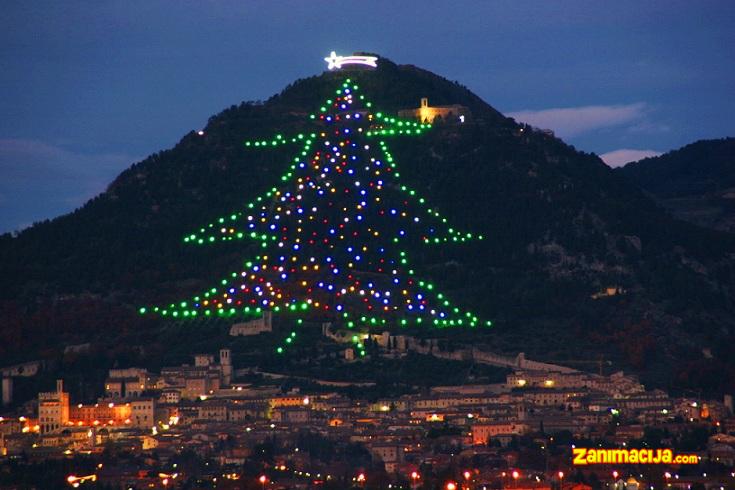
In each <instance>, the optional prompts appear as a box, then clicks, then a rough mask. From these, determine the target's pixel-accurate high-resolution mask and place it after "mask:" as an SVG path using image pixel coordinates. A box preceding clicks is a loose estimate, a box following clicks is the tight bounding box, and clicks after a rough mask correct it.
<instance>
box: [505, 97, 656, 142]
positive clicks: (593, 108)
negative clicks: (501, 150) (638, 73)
mask: <svg viewBox="0 0 735 490" xmlns="http://www.w3.org/2000/svg"><path fill="white" fill-rule="evenodd" d="M507 115H508V116H510V117H512V118H514V119H515V120H517V121H522V122H525V123H528V124H530V125H532V126H536V127H539V128H543V129H552V130H554V132H555V133H556V134H557V135H559V136H561V137H562V138H564V137H570V136H576V135H579V134H582V133H586V132H589V131H593V130H595V129H601V128H608V127H613V126H620V125H622V124H626V123H633V122H639V121H641V120H642V119H643V118H644V117H645V115H646V105H645V104H644V103H641V102H638V103H635V104H627V105H589V106H582V107H563V108H555V109H543V110H539V111H530V110H526V111H517V112H510V113H508V114H507Z"/></svg>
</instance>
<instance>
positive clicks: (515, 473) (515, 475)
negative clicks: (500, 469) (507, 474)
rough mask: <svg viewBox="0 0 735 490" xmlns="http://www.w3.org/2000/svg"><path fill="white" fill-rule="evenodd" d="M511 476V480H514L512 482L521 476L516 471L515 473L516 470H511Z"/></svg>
mask: <svg viewBox="0 0 735 490" xmlns="http://www.w3.org/2000/svg"><path fill="white" fill-rule="evenodd" d="M512 475H513V479H514V480H517V479H518V477H520V476H521V474H520V473H518V471H516V470H513V473H512Z"/></svg>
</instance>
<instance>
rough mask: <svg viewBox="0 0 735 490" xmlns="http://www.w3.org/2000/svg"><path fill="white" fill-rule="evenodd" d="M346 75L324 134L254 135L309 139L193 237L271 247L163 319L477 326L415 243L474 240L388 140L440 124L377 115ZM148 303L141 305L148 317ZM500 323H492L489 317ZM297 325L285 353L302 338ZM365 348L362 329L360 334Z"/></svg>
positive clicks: (265, 144)
mask: <svg viewBox="0 0 735 490" xmlns="http://www.w3.org/2000/svg"><path fill="white" fill-rule="evenodd" d="M357 92H358V87H357V85H354V84H352V82H351V81H350V80H349V79H347V80H346V81H345V82H344V83H343V84H342V86H341V87H340V88H339V89H338V90H337V91H336V96H335V97H334V99H330V100H327V101H326V103H325V104H324V106H322V107H321V108H320V113H319V115H311V116H310V121H311V122H312V123H314V124H316V125H317V131H316V132H313V133H310V134H304V133H302V134H298V135H296V136H294V137H292V138H288V137H284V136H283V135H280V134H278V135H276V137H275V138H273V139H272V140H270V141H248V142H246V143H245V146H246V147H248V148H271V147H274V146H280V145H284V144H288V143H296V144H301V145H302V149H301V151H300V152H299V153H298V154H297V155H296V156H295V158H294V159H293V163H292V164H291V166H290V167H289V169H288V170H287V172H286V173H285V174H284V175H283V176H282V177H281V183H282V185H281V186H280V187H274V188H272V189H271V190H269V191H268V192H266V193H265V194H264V195H263V196H260V197H258V198H257V199H255V201H254V202H251V203H250V204H248V205H247V210H246V211H242V212H237V213H233V214H231V215H230V216H227V217H221V218H219V219H218V220H216V221H215V222H212V223H210V224H208V225H207V226H205V227H202V228H201V229H200V230H198V231H197V232H195V233H192V234H190V235H188V236H187V237H185V238H184V241H185V242H186V243H190V244H199V245H204V244H212V243H218V242H231V241H237V240H242V239H252V240H255V241H256V243H259V244H260V247H261V253H260V254H259V255H256V256H255V257H254V258H253V259H252V260H248V261H246V262H245V268H244V269H242V270H240V271H237V272H233V273H231V274H230V276H229V277H226V278H224V279H223V280H222V281H221V282H220V284H219V285H218V286H217V287H212V288H211V289H209V290H208V291H205V292H203V293H202V294H200V295H198V296H196V297H194V298H193V300H192V301H182V302H180V303H179V304H171V305H169V306H168V307H154V308H152V311H153V312H155V313H158V314H160V315H163V316H173V317H177V318H182V317H184V318H196V317H201V316H222V317H228V316H235V315H246V316H247V315H251V316H252V315H255V316H259V315H261V314H262V313H263V311H271V312H272V313H274V314H279V313H286V314H293V315H294V316H296V321H297V323H299V324H300V323H301V322H303V320H304V318H305V317H307V316H309V317H311V318H312V319H319V320H322V321H324V320H330V321H333V322H341V323H342V324H343V325H346V326H347V327H349V328H354V327H356V326H366V327H380V328H385V327H386V326H389V325H390V326H392V325H401V326H409V325H414V326H416V325H430V326H435V327H458V326H467V327H477V326H479V325H481V322H480V320H479V318H478V317H477V316H475V315H474V314H472V313H470V312H468V311H462V310H460V309H459V308H458V307H456V306H454V305H453V304H452V303H450V301H449V300H448V299H447V298H446V297H445V296H444V295H443V294H442V293H439V292H437V291H436V290H435V288H434V285H433V284H432V283H431V282H429V281H426V280H423V279H420V278H418V277H416V274H415V271H414V269H413V268H412V267H411V265H410V263H409V259H408V254H407V249H409V248H413V247H415V246H420V244H427V245H440V244H444V243H449V242H452V243H453V242H463V241H466V240H468V239H472V238H480V239H481V238H482V237H473V235H472V233H462V232H459V231H457V230H455V229H454V228H452V227H451V226H449V225H448V224H447V220H446V219H445V218H443V217H442V216H441V214H440V213H439V212H438V211H437V210H436V209H434V208H432V207H430V206H428V205H427V204H426V201H425V200H424V199H423V198H421V197H418V196H417V193H416V191H414V190H412V189H409V188H408V187H406V186H405V185H402V184H401V183H400V182H399V180H398V179H399V172H398V170H397V166H396V163H395V162H394V160H393V157H392V156H391V153H390V151H389V148H388V145H387V143H386V142H385V138H386V137H390V136H407V135H419V134H421V133H423V132H424V131H426V130H428V129H429V128H430V127H431V126H430V125H427V124H420V123H417V122H412V121H402V120H398V119H396V118H393V117H390V116H388V115H385V114H383V113H381V112H373V111H372V110H371V106H372V105H371V103H370V102H367V101H366V100H365V98H364V96H363V95H357ZM147 311H148V309H147V308H141V312H142V313H145V312H147ZM484 324H485V325H490V322H485V323H484ZM295 338H296V332H291V335H290V336H288V337H287V338H286V339H285V342H284V343H283V344H282V345H281V346H279V347H278V348H277V352H278V353H283V352H284V351H285V349H286V348H287V347H288V346H289V345H290V344H292V343H293V342H294V340H295ZM353 342H354V343H355V344H356V347H357V348H358V351H359V353H360V354H361V355H365V352H366V351H365V346H364V345H363V343H362V339H361V338H360V337H359V336H355V337H354V338H353Z"/></svg>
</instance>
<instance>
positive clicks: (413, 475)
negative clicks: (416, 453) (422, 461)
mask: <svg viewBox="0 0 735 490" xmlns="http://www.w3.org/2000/svg"><path fill="white" fill-rule="evenodd" d="M419 478H421V475H419V472H418V471H412V472H411V479H412V480H418V479H419Z"/></svg>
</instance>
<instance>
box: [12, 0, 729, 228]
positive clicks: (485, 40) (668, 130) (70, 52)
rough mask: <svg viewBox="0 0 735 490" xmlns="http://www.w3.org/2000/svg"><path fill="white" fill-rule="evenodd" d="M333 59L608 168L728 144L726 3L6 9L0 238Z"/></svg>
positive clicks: (179, 4)
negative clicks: (416, 74) (448, 83)
mask: <svg viewBox="0 0 735 490" xmlns="http://www.w3.org/2000/svg"><path fill="white" fill-rule="evenodd" d="M450 6H451V7H450ZM331 50H335V51H337V52H338V53H339V54H349V53H352V52H353V51H371V52H376V53H379V54H381V55H383V56H386V57H388V58H390V59H392V60H393V61H395V62H397V63H406V64H414V65H418V66H420V67H423V68H426V69H429V70H431V71H433V72H435V73H437V74H439V75H442V76H445V77H447V78H449V79H451V80H458V81H459V82H460V83H462V84H464V85H466V86H467V87H469V88H470V89H471V90H472V91H474V92H475V93H477V94H478V95H479V96H481V97H482V98H483V99H485V100H486V101H487V102H488V103H490V104H491V105H492V106H494V107H495V108H496V109H498V110H500V111H501V112H503V113H505V114H508V115H511V116H513V117H516V119H518V120H522V121H525V122H529V123H531V124H533V125H535V126H539V127H542V128H550V129H553V130H554V131H555V132H556V134H557V135H558V136H560V137H562V138H563V139H564V140H565V141H567V142H569V143H571V144H573V145H575V146H576V147H577V148H579V149H582V150H585V151H594V152H595V153H598V154H600V155H603V158H604V159H605V160H606V161H607V162H608V163H610V164H613V165H620V164H622V163H625V162H626V161H630V160H635V159H638V158H640V157H641V156H647V155H650V154H655V153H660V152H666V151H669V150H671V149H675V148H678V147H680V146H683V145H685V144H688V143H691V142H693V141H695V140H698V139H703V138H719V137H724V136H733V135H735V2H733V1H732V0H727V1H721V2H716V1H696V2H694V1H681V2H678V1H671V0H666V1H647V2H644V1H640V0H635V1H615V2H609V1H604V2H595V1H590V0H582V1H571V0H565V1H560V2H550V1H548V2H547V1H544V2H541V1H539V2H518V1H509V2H495V1H493V2H485V1H474V2H471V1H459V0H453V1H452V2H439V1H427V0H415V1H396V0H391V1H363V2H351V1H305V0H303V1H265V0H263V1H224V0H218V1H214V0H211V1H206V0H198V1H182V0H177V1H168V2H162V1H156V0H145V1H132V0H127V1H114V2H105V1H93V2H89V1H85V2H77V1H73V0H64V1H58V0H53V1H39V0H34V1H22V0H17V1H16V0H10V1H8V2H5V3H4V5H3V9H2V15H0V114H1V115H2V117H0V171H1V172H2V174H1V175H2V177H0V232H2V231H10V230H16V229H19V228H22V227H25V226H28V225H29V224H31V223H33V222H34V221H38V220H41V219H45V218H51V217H54V216H58V215H60V214H63V213H66V212H69V211H71V210H73V209H74V208H76V207H78V206H80V205H81V204H83V203H84V202H85V201H86V200H87V199H89V198H91V197H92V196H94V195H96V194H98V193H99V192H101V191H103V190H104V189H105V187H106V185H107V184H108V183H109V182H110V181H111V180H112V179H113V178H114V177H115V176H116V175H117V174H118V173H119V172H121V171H122V170H124V169H125V168H126V167H128V166H129V165H130V164H132V163H134V162H136V161H138V160H141V159H142V158H144V157H145V156H147V155H148V154H150V153H153V152H156V151H158V150H161V149H165V148H169V147H171V146H173V145H174V144H175V143H176V142H177V141H178V140H179V138H181V136H183V135H184V134H185V133H186V132H188V131H190V130H192V129H198V128H200V127H202V126H203V125H204V124H205V123H206V121H207V118H208V117H209V116H211V115H212V114H214V113H217V112H219V111H221V110H222V109H224V108H225V107H229V106H230V105H232V104H236V103H239V102H240V101H243V100H257V99H266V98H268V97H269V96H270V95H272V94H274V93H276V92H279V91H280V90H281V89H282V88H283V87H284V86H285V85H287V84H288V83H290V82H292V81H293V80H295V79H296V78H301V77H306V76H310V75H314V74H318V73H320V72H321V71H323V70H324V69H325V66H326V64H325V63H324V61H323V58H324V57H325V56H327V55H328V54H329V52H330V51H331ZM416 95H417V97H419V96H420V95H421V94H416ZM315 103H318V101H315ZM243 137H246V135H243Z"/></svg>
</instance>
